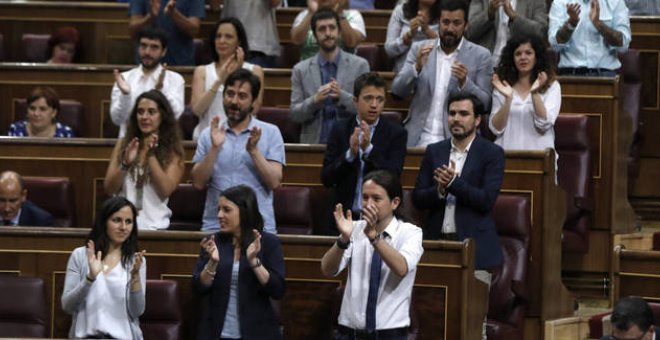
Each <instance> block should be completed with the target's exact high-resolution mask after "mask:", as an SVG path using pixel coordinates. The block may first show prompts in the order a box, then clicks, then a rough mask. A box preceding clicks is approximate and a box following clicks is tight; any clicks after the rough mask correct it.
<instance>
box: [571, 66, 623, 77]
mask: <svg viewBox="0 0 660 340" xmlns="http://www.w3.org/2000/svg"><path fill="white" fill-rule="evenodd" d="M612 73H613V74H616V73H617V70H610V69H607V68H589V67H560V68H559V74H562V75H577V76H588V75H594V74H595V75H600V74H607V75H609V74H612Z"/></svg>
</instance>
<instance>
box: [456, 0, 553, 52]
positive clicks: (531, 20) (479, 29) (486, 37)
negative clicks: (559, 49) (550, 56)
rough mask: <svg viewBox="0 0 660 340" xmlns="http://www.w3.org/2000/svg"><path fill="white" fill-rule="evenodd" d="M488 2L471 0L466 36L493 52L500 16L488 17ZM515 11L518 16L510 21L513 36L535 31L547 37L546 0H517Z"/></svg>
mask: <svg viewBox="0 0 660 340" xmlns="http://www.w3.org/2000/svg"><path fill="white" fill-rule="evenodd" d="M488 3H489V0H472V1H470V19H469V25H468V27H467V32H466V33H465V36H466V38H468V39H470V41H472V42H474V43H475V44H479V45H481V46H483V47H485V48H487V49H489V50H490V51H491V52H492V51H493V48H495V39H496V35H497V27H498V25H499V23H500V16H499V15H494V16H493V20H491V19H490V18H488ZM515 11H516V13H517V14H518V16H517V17H516V19H515V20H514V21H513V22H509V31H510V32H511V35H512V36H513V35H514V34H517V33H525V34H531V33H534V34H536V35H538V36H539V37H541V38H544V39H545V37H546V34H547V32H548V9H547V6H546V4H545V0H516V8H515Z"/></svg>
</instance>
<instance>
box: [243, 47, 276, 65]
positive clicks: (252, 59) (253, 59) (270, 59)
mask: <svg viewBox="0 0 660 340" xmlns="http://www.w3.org/2000/svg"><path fill="white" fill-rule="evenodd" d="M247 62H249V63H252V64H255V65H259V66H261V67H263V68H275V67H277V57H276V56H272V55H265V54H264V53H263V52H259V51H250V55H249V59H248V60H247Z"/></svg>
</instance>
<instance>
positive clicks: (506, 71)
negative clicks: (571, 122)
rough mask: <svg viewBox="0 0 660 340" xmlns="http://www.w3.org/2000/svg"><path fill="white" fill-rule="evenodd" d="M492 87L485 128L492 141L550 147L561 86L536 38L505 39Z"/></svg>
mask: <svg viewBox="0 0 660 340" xmlns="http://www.w3.org/2000/svg"><path fill="white" fill-rule="evenodd" d="M493 88H494V90H493V107H492V111H491V116H490V120H489V127H490V130H491V131H492V132H493V133H494V134H495V135H496V136H497V139H496V140H495V143H496V144H498V145H500V146H501V147H502V148H504V149H505V150H544V149H546V148H552V149H554V147H555V131H554V124H555V120H556V119H557V116H558V115H559V109H560V107H561V87H560V86H559V82H558V81H557V80H556V79H555V71H554V69H553V68H552V66H551V65H550V64H549V62H548V58H547V54H546V50H545V47H544V45H543V42H542V40H541V39H540V38H539V37H537V36H535V35H530V36H514V37H513V38H511V39H510V40H509V42H508V43H507V45H506V46H505V47H504V50H503V51H502V58H501V59H500V63H499V65H498V67H497V71H496V73H495V74H494V75H493Z"/></svg>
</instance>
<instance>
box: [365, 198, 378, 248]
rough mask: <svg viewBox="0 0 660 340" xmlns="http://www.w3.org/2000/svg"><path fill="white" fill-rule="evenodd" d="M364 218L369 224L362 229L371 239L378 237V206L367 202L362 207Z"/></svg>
mask: <svg viewBox="0 0 660 340" xmlns="http://www.w3.org/2000/svg"><path fill="white" fill-rule="evenodd" d="M362 219H363V220H365V221H366V222H367V225H366V226H365V227H364V229H363V230H362V231H363V232H364V233H365V235H367V237H368V238H369V239H370V240H371V239H373V238H374V237H376V234H377V233H378V232H377V231H376V226H378V206H376V205H375V204H367V205H365V206H364V207H362Z"/></svg>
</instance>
